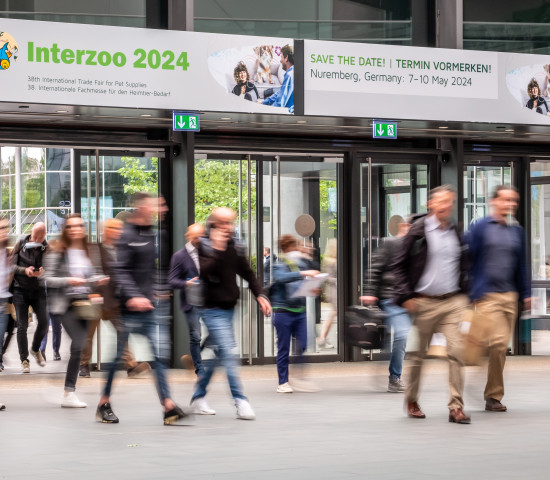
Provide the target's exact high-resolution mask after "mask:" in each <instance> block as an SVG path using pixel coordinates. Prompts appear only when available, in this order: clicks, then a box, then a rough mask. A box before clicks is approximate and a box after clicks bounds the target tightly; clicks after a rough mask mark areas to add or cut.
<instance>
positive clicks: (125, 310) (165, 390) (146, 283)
mask: <svg viewBox="0 0 550 480" xmlns="http://www.w3.org/2000/svg"><path fill="white" fill-rule="evenodd" d="M133 204H134V207H135V211H134V213H133V215H132V216H131V217H130V218H129V219H128V220H127V222H126V225H125V226H124V231H123V233H122V236H121V238H120V240H119V242H118V244H117V262H116V263H115V265H114V268H113V269H112V274H113V279H112V280H113V283H114V284H115V285H116V287H117V288H118V289H119V292H120V302H121V311H122V332H121V334H120V335H119V336H118V342H117V355H116V359H115V361H114V362H112V363H111V366H110V368H109V374H108V377H107V382H106V384H105V387H104V390H103V395H102V396H101V398H100V401H99V405H98V407H97V412H96V419H97V420H98V421H100V422H103V423H118V421H119V420H118V418H117V416H116V415H115V414H114V413H113V410H112V409H111V404H110V402H109V397H110V395H111V387H112V383H113V379H114V376H115V372H116V370H117V367H118V363H119V361H120V359H121V357H122V352H123V350H124V347H125V346H126V343H127V342H128V337H129V335H130V333H134V334H140V335H143V336H145V337H147V339H148V340H149V343H150V345H151V348H152V350H153V355H154V359H155V360H154V362H152V365H151V366H152V367H153V369H154V371H155V374H156V380H157V392H158V395H159V399H160V403H161V405H162V407H163V409H164V424H165V425H172V424H174V423H177V422H178V421H179V420H181V419H183V418H185V417H187V414H186V413H184V412H183V410H182V409H181V408H179V407H178V406H177V405H176V403H175V402H174V401H173V400H172V398H171V396H170V388H169V386H168V381H167V378H166V365H165V363H164V362H165V359H164V358H162V356H161V352H162V351H164V346H163V345H160V346H159V344H160V343H161V342H162V341H164V339H163V338H162V339H161V338H159V322H158V319H157V318H156V312H155V307H154V305H155V293H156V292H155V286H156V283H157V248H156V237H157V236H156V232H155V230H154V229H153V224H154V216H155V213H157V211H158V205H159V204H158V200H157V199H156V198H153V197H151V195H149V194H147V193H136V194H134V197H133ZM161 330H162V328H161ZM162 334H163V332H161V335H162ZM163 337H164V335H163Z"/></svg>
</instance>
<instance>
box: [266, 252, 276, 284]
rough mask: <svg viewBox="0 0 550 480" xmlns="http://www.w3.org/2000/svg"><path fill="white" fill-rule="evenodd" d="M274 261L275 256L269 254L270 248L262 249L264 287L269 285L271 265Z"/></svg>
mask: <svg viewBox="0 0 550 480" xmlns="http://www.w3.org/2000/svg"><path fill="white" fill-rule="evenodd" d="M272 260H273V261H272ZM276 261H277V255H275V254H273V255H272V254H271V248H269V247H264V287H267V286H268V285H269V284H270V283H271V264H272V263H275V262H276Z"/></svg>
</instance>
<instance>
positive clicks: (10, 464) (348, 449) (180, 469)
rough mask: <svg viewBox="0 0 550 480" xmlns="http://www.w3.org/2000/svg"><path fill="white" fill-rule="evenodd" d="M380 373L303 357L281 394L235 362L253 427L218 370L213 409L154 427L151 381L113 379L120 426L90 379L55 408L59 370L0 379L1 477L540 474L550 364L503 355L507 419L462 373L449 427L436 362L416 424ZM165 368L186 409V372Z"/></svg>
mask: <svg viewBox="0 0 550 480" xmlns="http://www.w3.org/2000/svg"><path fill="white" fill-rule="evenodd" d="M58 363H59V362H58ZM60 366H61V365H60ZM386 368H387V365H386V364H385V363H378V362H365V363H348V364H341V363H331V364H322V365H313V366H310V368H309V374H310V376H311V377H312V378H315V381H316V383H317V384H318V386H319V387H321V388H322V391H320V392H318V393H314V394H304V393H302V394H300V393H294V394H290V395H288V394H287V395H283V394H277V393H275V391H274V390H275V385H276V381H275V367H274V366H259V367H244V368H243V369H242V372H243V379H244V384H245V391H246V394H247V395H248V396H249V398H250V401H251V403H252V405H253V406H254V408H255V410H256V413H257V416H258V418H257V420H256V421H254V422H246V421H238V420H236V419H235V412H234V408H233V406H232V403H231V401H230V399H229V396H228V392H227V385H226V382H225V380H224V378H223V377H222V376H221V374H220V375H219V376H217V377H215V378H214V383H213V385H212V388H211V391H210V394H209V396H208V399H209V402H210V405H211V406H212V407H213V408H215V409H216V410H217V415H215V416H208V417H206V416H203V417H198V418H196V420H195V421H194V422H193V424H192V425H191V426H183V427H164V426H163V425H162V422H161V414H160V408H159V406H158V405H157V399H156V393H155V390H154V386H153V383H152V381H151V378H140V379H132V380H130V379H127V378H124V375H123V373H122V372H121V373H120V376H119V377H118V381H117V383H116V384H115V390H114V396H113V401H112V403H113V408H114V409H115V412H116V413H117V415H118V416H119V417H120V419H121V423H120V424H118V425H106V424H100V423H96V422H95V421H94V411H95V408H94V405H95V403H96V401H97V399H98V395H99V390H100V386H101V383H102V378H101V375H100V374H94V376H93V378H91V379H79V382H78V386H77V388H78V394H79V396H80V398H81V399H83V400H84V401H86V402H88V404H89V405H90V407H89V408H86V409H78V410H69V409H62V408H60V407H59V401H60V398H61V395H62V385H63V374H60V373H49V374H47V373H33V374H31V375H22V374H19V373H7V374H6V373H4V374H0V401H2V402H3V403H5V404H6V405H7V409H6V411H3V412H0V434H1V439H2V441H1V446H0V479H30V478H39V479H50V478H51V479H65V478H67V479H69V478H70V479H77V480H83V479H88V478H90V479H91V478H105V479H111V478H113V479H172V478H174V479H175V478H177V479H182V478H193V479H207V478H208V479H211V478H219V479H243V480H246V479H280V478H284V479H297V478H300V479H310V478H311V479H318V480H322V479H331V480H333V479H354V478H357V479H359V478H371V479H372V478H381V479H407V480H408V479H417V478H419V479H432V478H434V479H435V478H445V479H490V478H499V479H512V478H524V479H530V480H531V479H547V478H549V475H550V474H549V473H548V472H549V471H550V465H549V464H550V459H549V455H548V438H549V432H550V406H549V403H548V400H547V399H548V398H549V397H550V358H543V357H512V358H509V362H508V364H507V371H506V384H507V395H506V398H505V400H506V401H505V403H506V404H507V405H508V407H509V411H508V412H507V413H504V414H498V413H489V412H485V411H484V410H483V402H482V400H481V397H482V391H483V386H484V384H483V380H484V374H483V372H482V371H481V369H478V368H473V367H470V368H468V369H467V387H466V392H465V400H466V410H467V412H468V413H469V414H471V415H472V419H473V423H472V424H471V425H455V424H450V423H448V422H447V410H446V401H447V398H446V397H447V384H446V364H445V363H444V362H443V361H440V360H432V361H429V362H427V365H426V372H425V373H426V375H425V382H424V386H423V392H422V398H421V405H422V407H423V409H424V411H425V412H426V414H427V417H428V418H427V419H426V420H423V421H422V420H411V419H407V418H406V417H405V416H404V415H403V410H402V407H403V404H402V402H403V397H402V395H401V394H390V393H386V392H385V387H386V381H387V377H386V374H387V373H386ZM37 370H38V369H33V371H34V372H37ZM170 375H171V382H172V386H173V393H174V397H175V398H176V399H177V400H179V401H180V403H182V404H185V403H187V402H188V400H189V397H190V395H191V392H192V386H193V379H192V377H191V373H190V372H186V371H181V370H178V371H171V373H170Z"/></svg>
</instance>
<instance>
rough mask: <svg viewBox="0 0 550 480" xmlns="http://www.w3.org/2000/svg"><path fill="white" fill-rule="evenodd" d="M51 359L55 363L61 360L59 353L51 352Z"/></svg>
mask: <svg viewBox="0 0 550 480" xmlns="http://www.w3.org/2000/svg"><path fill="white" fill-rule="evenodd" d="M53 359H54V360H55V361H58V360H61V355H59V352H53Z"/></svg>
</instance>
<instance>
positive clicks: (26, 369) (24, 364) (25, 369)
mask: <svg viewBox="0 0 550 480" xmlns="http://www.w3.org/2000/svg"><path fill="white" fill-rule="evenodd" d="M21 371H22V372H23V373H31V365H30V363H29V361H28V360H23V361H22V362H21Z"/></svg>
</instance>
